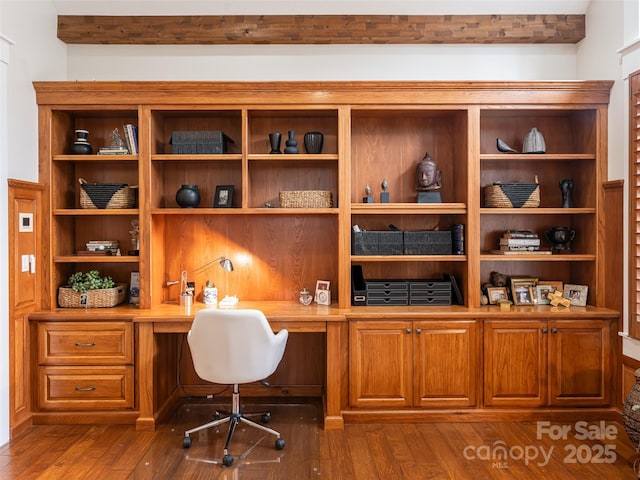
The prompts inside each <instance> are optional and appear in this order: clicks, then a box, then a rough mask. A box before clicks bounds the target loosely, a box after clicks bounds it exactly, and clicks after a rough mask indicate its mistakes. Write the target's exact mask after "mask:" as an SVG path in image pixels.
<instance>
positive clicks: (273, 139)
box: [269, 132, 282, 153]
mask: <svg viewBox="0 0 640 480" xmlns="http://www.w3.org/2000/svg"><path fill="white" fill-rule="evenodd" d="M280 140H282V134H281V133H279V132H274V133H270V134H269V145H270V146H271V151H270V152H269V153H282V152H281V151H280Z"/></svg>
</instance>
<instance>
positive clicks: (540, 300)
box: [535, 282, 556, 305]
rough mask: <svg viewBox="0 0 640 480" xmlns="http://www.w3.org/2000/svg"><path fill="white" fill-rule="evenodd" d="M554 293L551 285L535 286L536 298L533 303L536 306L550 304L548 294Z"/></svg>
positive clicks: (541, 284)
mask: <svg viewBox="0 0 640 480" xmlns="http://www.w3.org/2000/svg"><path fill="white" fill-rule="evenodd" d="M555 291H556V287H555V286H553V285H549V284H547V283H542V282H541V283H539V284H538V285H536V296H535V302H536V303H537V304H538V305H549V304H550V303H551V299H549V294H550V293H553V292H555Z"/></svg>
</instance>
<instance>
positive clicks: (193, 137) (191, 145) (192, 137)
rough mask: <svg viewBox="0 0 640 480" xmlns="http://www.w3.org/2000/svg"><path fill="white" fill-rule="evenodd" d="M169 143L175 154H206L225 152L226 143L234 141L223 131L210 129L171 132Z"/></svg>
mask: <svg viewBox="0 0 640 480" xmlns="http://www.w3.org/2000/svg"><path fill="white" fill-rule="evenodd" d="M170 143H171V145H172V146H173V153H176V154H207V153H227V144H228V143H234V142H233V139H231V138H229V137H228V136H227V135H225V134H224V133H222V132H220V131H217V130H212V131H183V132H173V134H172V135H171V142H170Z"/></svg>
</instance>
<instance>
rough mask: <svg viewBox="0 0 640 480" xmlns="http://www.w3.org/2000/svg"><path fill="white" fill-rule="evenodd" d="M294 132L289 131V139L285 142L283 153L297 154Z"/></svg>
mask: <svg viewBox="0 0 640 480" xmlns="http://www.w3.org/2000/svg"><path fill="white" fill-rule="evenodd" d="M295 135H296V132H294V131H293V130H289V138H288V139H287V141H286V142H285V145H286V148H285V149H284V153H298V141H297V140H296V137H295Z"/></svg>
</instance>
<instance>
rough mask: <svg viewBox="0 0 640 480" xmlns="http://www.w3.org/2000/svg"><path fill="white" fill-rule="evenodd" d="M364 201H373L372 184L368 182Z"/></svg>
mask: <svg viewBox="0 0 640 480" xmlns="http://www.w3.org/2000/svg"><path fill="white" fill-rule="evenodd" d="M362 203H373V197H372V196H371V186H370V185H369V184H368V183H367V185H366V186H365V187H364V197H362Z"/></svg>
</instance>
